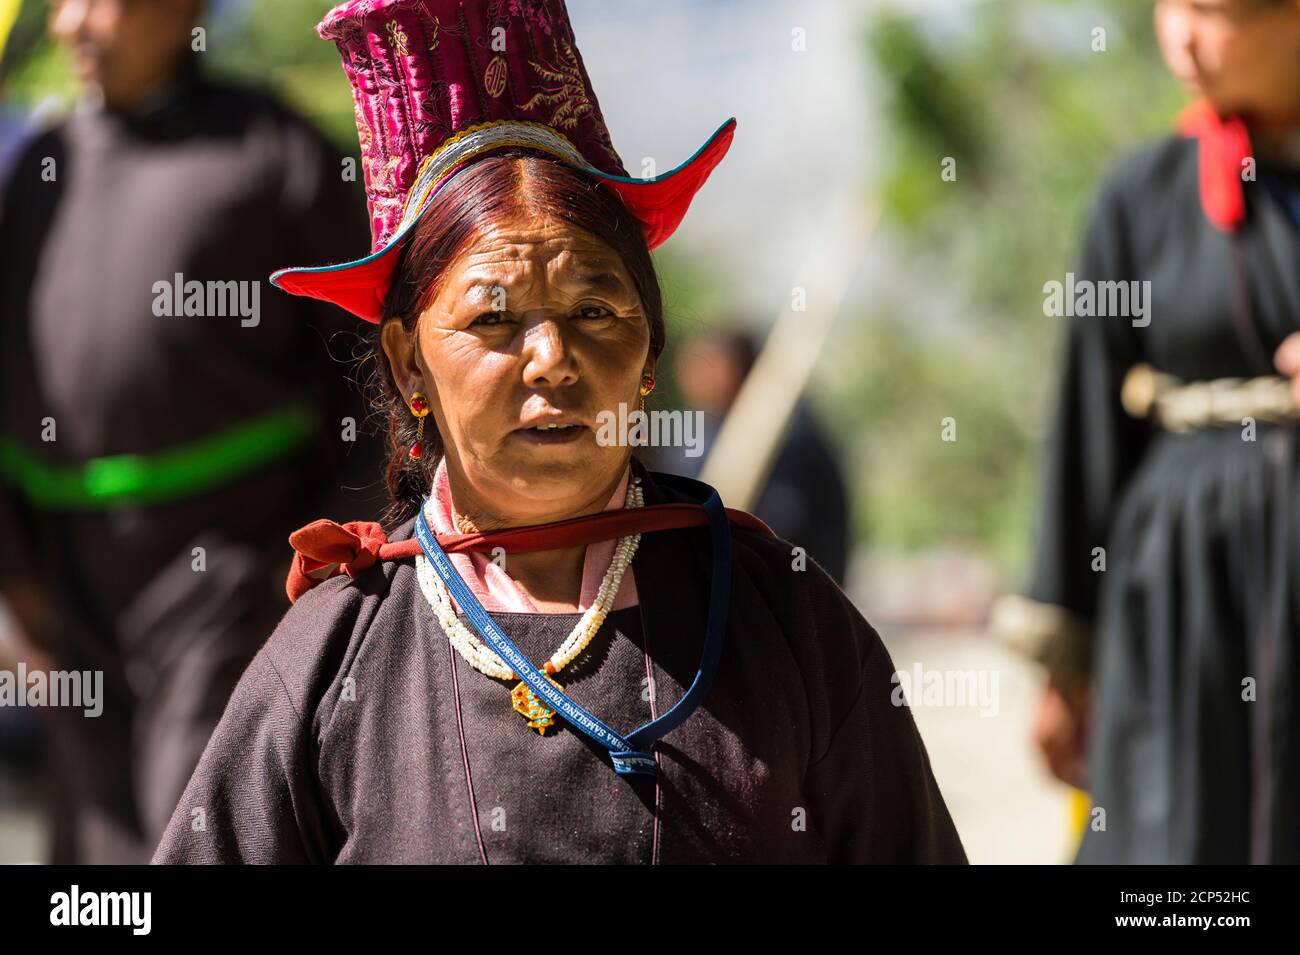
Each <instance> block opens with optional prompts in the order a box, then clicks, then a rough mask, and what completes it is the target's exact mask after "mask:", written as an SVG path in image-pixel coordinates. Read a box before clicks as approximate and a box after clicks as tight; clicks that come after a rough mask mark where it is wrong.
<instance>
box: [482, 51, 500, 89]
mask: <svg viewBox="0 0 1300 955" xmlns="http://www.w3.org/2000/svg"><path fill="white" fill-rule="evenodd" d="M483 88H484V89H485V90H487V92H488V95H489V96H491V97H492V98H493V99H497V98H499V97H500V96H501V94H502V93H504V92H505V91H506V58H505V57H504V56H494V57H493V58H492V62H491V63H489V64H488V65H487V69H486V70H484V71H483Z"/></svg>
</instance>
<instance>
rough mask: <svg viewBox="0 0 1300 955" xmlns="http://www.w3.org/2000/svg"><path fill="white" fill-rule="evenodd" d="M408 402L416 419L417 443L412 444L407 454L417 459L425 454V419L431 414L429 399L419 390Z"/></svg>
mask: <svg viewBox="0 0 1300 955" xmlns="http://www.w3.org/2000/svg"><path fill="white" fill-rule="evenodd" d="M407 404H408V405H409V406H410V409H411V414H413V415H415V420H416V425H415V443H414V444H412V445H411V448H410V450H409V451H407V455H408V456H409V457H410V458H411V459H412V460H415V459H418V458H421V457H423V456H424V419H425V417H426V416H427V415H428V414H429V399H428V398H426V397H424V394H423V393H422V392H419V391H417V392H415V393H414V394H412V395H411V400H410V401H409V402H408V403H407Z"/></svg>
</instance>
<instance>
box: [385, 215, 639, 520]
mask: <svg viewBox="0 0 1300 955" xmlns="http://www.w3.org/2000/svg"><path fill="white" fill-rule="evenodd" d="M382 334H383V345H384V350H385V352H386V353H387V355H388V359H389V362H390V364H391V366H392V368H393V370H394V377H395V379H396V381H397V384H398V387H399V388H401V389H402V393H403V395H404V397H405V398H407V399H408V400H409V398H410V396H411V394H412V392H414V391H422V392H424V393H425V394H426V395H427V396H428V398H429V404H430V408H431V418H432V420H434V421H436V423H437V427H438V431H439V433H440V434H441V435H442V438H443V442H444V445H445V450H446V455H447V467H448V471H449V475H450V477H451V480H452V489H453V493H454V494H455V496H456V503H457V507H458V509H459V510H461V511H462V512H466V513H469V514H471V515H475V516H477V517H479V518H480V520H482V519H483V518H485V517H486V518H487V519H488V520H489V521H493V522H497V521H499V522H508V523H511V524H519V523H529V524H531V523H541V522H545V521H548V520H557V519H560V518H563V517H566V516H571V515H573V514H577V513H582V512H587V511H598V510H600V509H601V508H603V507H604V506H605V504H606V503H607V501H608V498H609V495H610V494H611V493H613V489H614V487H615V486H616V485H617V483H618V481H619V479H620V478H621V477H622V474H623V471H624V469H625V468H626V466H627V462H628V458H629V457H630V454H631V449H630V448H628V447H625V446H617V445H612V446H601V445H600V444H598V443H597V440H596V438H597V429H598V427H599V422H598V419H597V415H598V413H599V412H601V411H612V412H614V413H615V414H617V412H618V409H619V404H620V403H623V404H625V405H626V406H627V410H628V411H631V410H632V409H633V408H635V407H636V405H637V401H638V388H639V386H640V382H641V377H642V375H644V374H651V373H652V366H653V359H652V358H651V357H650V326H649V322H648V321H647V318H646V315H645V314H644V312H643V311H642V306H641V300H640V297H639V296H638V294H637V292H636V287H635V285H634V284H633V282H632V278H631V276H630V275H629V274H628V271H627V268H626V266H625V265H624V264H623V261H622V260H621V259H620V257H619V256H618V254H617V253H615V252H614V251H613V250H612V249H610V248H609V247H608V246H607V245H605V244H604V243H602V242H601V241H600V240H599V239H597V238H596V237H595V236H593V235H591V234H590V233H588V232H586V231H585V230H582V229H579V228H578V227H576V226H573V225H570V224H568V223H567V222H563V221H560V220H557V219H550V218H542V217H538V216H533V215H528V214H521V215H519V216H516V217H514V218H511V219H508V220H506V221H502V222H499V223H497V224H496V225H494V226H493V227H491V228H489V229H487V230H485V231H483V232H481V233H480V234H479V236H478V237H477V240H476V241H474V242H472V243H471V245H470V246H469V247H468V248H467V249H466V250H465V251H464V252H462V253H461V255H460V256H459V257H458V258H457V259H456V260H455V261H454V262H452V263H451V265H450V266H449V267H448V268H447V270H446V272H445V276H444V281H443V282H442V285H441V288H440V289H439V290H438V292H437V294H436V295H435V297H434V298H433V299H432V300H431V301H430V303H429V305H428V307H427V308H426V309H425V311H424V312H423V313H422V314H421V315H420V317H419V321H418V323H417V325H416V327H415V331H414V334H413V335H407V333H406V332H405V331H403V329H402V327H401V323H400V322H397V321H390V322H388V323H387V324H386V325H385V327H384V329H383V332H382ZM555 424H559V425H562V426H563V427H562V428H559V429H556V430H540V429H539V426H543V425H555ZM481 526H482V525H481Z"/></svg>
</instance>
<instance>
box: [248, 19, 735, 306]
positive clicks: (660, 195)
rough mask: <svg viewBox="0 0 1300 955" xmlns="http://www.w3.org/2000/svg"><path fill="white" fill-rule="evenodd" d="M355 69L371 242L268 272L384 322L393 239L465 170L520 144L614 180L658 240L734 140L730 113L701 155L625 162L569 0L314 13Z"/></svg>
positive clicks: (347, 66)
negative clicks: (362, 250) (336, 258)
mask: <svg viewBox="0 0 1300 955" xmlns="http://www.w3.org/2000/svg"><path fill="white" fill-rule="evenodd" d="M317 32H318V33H319V34H320V35H321V36H322V37H323V38H325V39H328V40H333V41H334V42H335V43H336V44H337V45H338V48H339V52H340V53H341V54H342V56H343V69H344V71H345V72H346V73H347V75H348V79H349V80H350V81H351V83H352V95H353V100H354V106H355V112H356V119H357V133H358V136H359V138H360V142H361V164H362V174H363V176H364V177H365V183H366V198H367V202H368V205H369V209H370V231H371V240H372V241H371V252H370V254H369V255H368V256H366V257H365V258H361V259H357V260H355V261H352V262H345V263H342V264H339V265H324V266H316V267H310V268H289V269H281V270H280V271H278V272H276V273H275V274H274V275H272V276H271V282H272V284H274V285H276V286H278V287H279V288H281V289H284V290H285V291H286V292H290V293H292V294H294V295H305V296H308V297H310V298H317V299H322V300H324V301H327V302H333V303H334V304H336V305H339V306H341V307H342V308H345V309H347V310H348V311H349V312H351V313H352V314H354V315H356V316H357V317H358V318H362V319H365V320H366V321H368V322H378V321H379V320H380V318H381V315H382V311H383V303H384V299H385V297H386V296H387V294H388V288H389V285H390V284H391V282H392V275H393V269H394V268H395V266H396V264H397V260H398V250H399V249H400V248H401V246H402V243H403V240H404V239H405V238H406V236H407V235H408V234H409V232H410V230H411V229H412V227H413V226H414V225H415V224H416V222H418V221H419V219H420V216H421V215H422V214H423V212H424V211H425V210H426V209H427V208H428V206H429V200H430V199H431V198H432V197H433V196H434V195H435V194H436V193H437V191H438V190H439V189H440V188H441V187H442V186H443V185H444V184H445V183H446V182H447V181H448V180H449V179H450V178H451V177H452V176H454V175H455V174H456V173H457V172H459V171H460V170H462V169H464V168H465V167H466V166H468V165H469V164H471V163H472V162H474V161H475V160H478V159H481V158H483V157H484V156H487V155H490V154H492V153H496V152H500V151H502V150H506V149H525V150H529V151H532V152H536V153H539V154H541V155H545V156H548V157H551V158H553V159H556V160H559V161H560V162H563V163H566V164H567V165H569V166H572V167H574V168H576V169H580V170H582V171H583V172H585V173H587V174H588V175H590V176H592V177H593V178H594V179H595V180H596V181H598V182H600V183H601V184H603V185H604V186H606V187H607V188H609V189H611V190H612V191H613V192H615V193H616V194H617V195H618V196H619V197H620V198H621V199H622V201H623V203H624V204H625V205H626V206H627V207H628V209H629V210H630V211H631V212H632V214H633V215H635V216H636V218H637V219H638V220H639V221H640V222H641V224H642V226H643V228H644V229H645V234H646V240H647V242H648V244H649V246H650V248H654V247H656V246H657V245H659V244H660V243H662V242H663V241H664V240H665V239H667V238H668V237H669V236H670V235H672V233H673V231H674V230H675V229H676V228H677V226H678V224H679V223H680V222H681V220H682V217H683V216H684V215H685V214H686V209H687V207H688V206H689V205H690V202H691V199H692V198H693V197H694V196H695V193H696V192H697V191H698V190H699V189H700V187H701V186H702V185H704V181H705V180H706V179H707V178H708V176H709V173H711V172H712V171H713V168H714V167H715V166H716V165H717V164H718V163H719V162H720V161H721V160H722V157H723V156H724V155H725V154H726V152H727V149H728V148H729V147H730V145H731V140H732V136H733V135H734V132H735V125H736V121H735V120H734V119H729V120H727V121H726V122H725V123H723V124H722V125H721V126H720V127H719V128H718V129H717V130H716V131H715V132H714V133H713V135H712V136H710V137H709V139H708V141H707V142H705V144H704V145H703V146H701V147H700V149H699V150H697V151H696V153H695V155H694V156H692V157H691V158H690V159H689V160H687V161H686V162H684V163H683V164H682V165H680V166H678V167H677V168H675V169H673V170H672V171H670V172H667V173H664V174H663V175H661V176H656V177H654V178H652V179H635V178H632V177H630V176H628V175H627V170H626V169H624V168H623V163H622V161H621V160H620V159H619V157H618V153H616V152H615V151H614V146H613V143H611V142H610V138H609V130H608V129H606V127H605V120H604V118H603V117H602V116H601V112H600V106H599V104H597V102H596V94H595V92H594V91H593V90H592V88H591V81H590V79H589V78H588V76H587V71H586V68H585V67H584V66H583V63H582V57H581V56H580V55H579V53H578V48H577V45H576V44H575V42H574V37H573V29H572V27H571V26H570V25H569V14H568V11H567V10H566V9H565V6H564V2H563V0H348V2H346V3H343V4H340V5H339V6H337V7H335V8H334V9H333V10H331V11H330V12H329V14H328V15H326V17H325V19H324V20H323V21H322V22H321V24H320V25H319V26H318V27H317Z"/></svg>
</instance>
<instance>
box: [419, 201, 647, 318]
mask: <svg viewBox="0 0 1300 955" xmlns="http://www.w3.org/2000/svg"><path fill="white" fill-rule="evenodd" d="M502 289H504V291H505V294H506V295H507V296H510V295H514V294H519V295H524V294H531V295H541V294H544V293H554V294H572V293H593V294H603V295H609V296H620V295H635V287H634V284H633V282H632V277H631V275H630V274H629V273H628V270H627V267H626V266H625V265H624V263H623V261H622V259H621V258H620V257H619V255H618V253H617V252H615V251H614V250H613V249H611V248H610V247H609V246H608V245H606V244H605V243H604V242H602V241H601V240H600V239H598V238H596V237H595V236H594V235H592V234H591V233H590V232H587V231H586V230H585V229H582V228H580V227H578V226H575V225H573V224H571V223H569V222H566V221H564V220H563V219H558V218H554V217H536V218H531V217H518V218H514V219H511V220H508V221H505V222H500V223H496V224H494V225H492V226H490V227H487V228H485V229H483V230H481V231H480V232H479V233H478V234H476V235H475V236H474V238H473V239H471V240H470V241H469V242H468V243H467V244H466V247H465V248H464V249H463V250H462V251H461V253H460V254H459V255H458V256H457V257H456V258H455V259H454V260H453V261H452V262H451V264H450V265H449V266H448V269H447V281H446V282H445V284H444V287H443V290H442V293H440V294H439V296H438V297H439V299H440V300H441V301H442V302H443V303H444V304H446V305H448V306H452V307H454V306H455V305H456V304H457V303H467V304H488V303H490V302H491V301H492V300H493V298H494V297H496V298H499V297H500V294H501V292H500V290H502Z"/></svg>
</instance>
